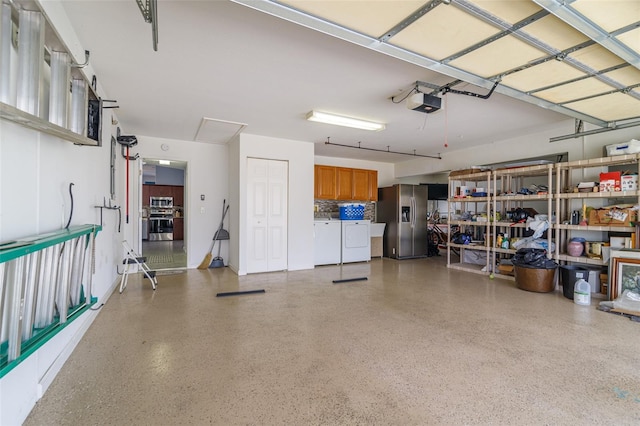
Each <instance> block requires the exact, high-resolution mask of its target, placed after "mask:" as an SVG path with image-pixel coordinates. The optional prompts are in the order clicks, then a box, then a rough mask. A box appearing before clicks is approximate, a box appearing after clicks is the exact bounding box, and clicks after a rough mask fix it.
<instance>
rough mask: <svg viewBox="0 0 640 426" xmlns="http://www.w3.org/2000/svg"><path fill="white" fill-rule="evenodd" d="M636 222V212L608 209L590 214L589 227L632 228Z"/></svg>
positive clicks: (597, 210)
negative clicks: (612, 226) (613, 226)
mask: <svg viewBox="0 0 640 426" xmlns="http://www.w3.org/2000/svg"><path fill="white" fill-rule="evenodd" d="M635 220H636V211H635V210H631V209H620V208H617V207H606V208H602V209H593V210H591V212H589V225H592V226H610V225H615V226H631V222H635Z"/></svg>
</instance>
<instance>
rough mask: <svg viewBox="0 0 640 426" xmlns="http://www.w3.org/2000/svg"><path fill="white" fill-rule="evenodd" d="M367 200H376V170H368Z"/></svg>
mask: <svg viewBox="0 0 640 426" xmlns="http://www.w3.org/2000/svg"><path fill="white" fill-rule="evenodd" d="M368 172H369V198H367V199H368V200H369V201H378V171H377V170H369V171H368Z"/></svg>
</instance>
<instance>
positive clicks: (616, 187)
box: [600, 172, 622, 192]
mask: <svg viewBox="0 0 640 426" xmlns="http://www.w3.org/2000/svg"><path fill="white" fill-rule="evenodd" d="M621 177H622V173H621V172H607V173H600V192H611V191H621V190H622V186H621V184H620V180H621Z"/></svg>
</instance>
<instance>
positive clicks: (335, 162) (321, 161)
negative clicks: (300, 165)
mask: <svg viewBox="0 0 640 426" xmlns="http://www.w3.org/2000/svg"><path fill="white" fill-rule="evenodd" d="M314 161H315V164H318V165H323V166H335V167H350V168H353V169H367V170H377V171H378V188H382V187H383V186H390V185H393V184H394V183H398V181H397V180H396V179H395V176H394V174H395V166H394V165H393V163H383V162H379V161H367V160H354V159H352V158H336V157H321V156H319V155H316V157H315V160H314Z"/></svg>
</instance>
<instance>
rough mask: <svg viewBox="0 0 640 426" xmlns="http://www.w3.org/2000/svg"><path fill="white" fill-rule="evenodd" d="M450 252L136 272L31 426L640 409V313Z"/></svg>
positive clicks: (377, 419) (505, 420)
mask: <svg viewBox="0 0 640 426" xmlns="http://www.w3.org/2000/svg"><path fill="white" fill-rule="evenodd" d="M443 264H444V257H441V258H429V259H420V260H403V261H394V260H389V259H376V260H373V261H371V262H370V263H358V264H349V265H344V266H342V267H340V266H327V267H319V268H316V269H315V270H310V271H297V272H279V273H270V274H258V275H249V276H244V277H238V276H236V275H235V274H233V273H232V272H231V271H229V270H228V269H227V268H219V269H208V270H204V271H201V270H197V269H193V270H189V271H187V272H183V273H175V274H171V275H163V276H159V278H158V281H159V284H158V289H157V290H156V291H155V292H153V291H152V290H151V287H150V285H149V283H148V281H147V282H143V281H142V280H141V279H140V278H139V277H135V278H133V279H131V280H130V281H129V285H128V287H127V289H126V290H125V291H124V293H123V294H118V293H117V291H116V293H115V294H113V296H112V297H111V298H110V299H109V301H108V303H107V304H106V305H105V306H104V307H103V308H102V312H101V313H100V315H99V316H98V318H97V319H96V321H95V322H94V324H93V325H92V326H91V328H90V329H89V331H88V332H87V334H86V336H85V337H84V338H83V340H82V341H81V342H80V343H79V345H78V347H77V349H76V350H75V352H74V353H73V354H72V355H71V358H70V359H69V361H68V362H67V364H66V365H65V366H64V367H63V369H62V371H61V372H60V374H59V375H58V377H57V378H56V379H55V381H54V382H53V384H52V385H51V387H50V388H49V390H48V391H47V393H46V394H45V396H44V397H43V398H42V399H41V400H40V401H39V402H38V404H37V405H36V407H35V408H34V410H33V411H32V413H31V415H30V416H29V418H28V419H27V421H26V423H25V424H26V425H45V424H46V425H77V424H110V425H124V424H135V425H170V424H171V425H178V424H194V425H199V424H217V425H234V424H259V425H267V424H292V425H293V424H296V425H303V424H331V425H335V424H367V425H369V424H397V425H417V424H420V425H424V424H488V423H491V424H556V425H561V424H570V425H575V424H618V425H622V424H638V423H639V422H640V370H639V369H638V338H637V336H638V332H639V328H638V327H639V324H637V323H634V322H632V321H630V320H628V319H626V318H624V317H619V316H616V315H613V314H608V313H603V312H600V311H597V310H596V309H595V305H596V303H597V299H593V298H592V306H591V307H585V306H579V305H575V304H574V303H573V302H572V301H571V300H569V299H566V298H564V297H563V296H562V290H561V289H560V290H557V291H556V292H554V293H548V294H541V293H529V292H525V291H522V290H519V289H517V288H516V287H515V284H514V283H513V282H511V281H506V280H499V279H496V280H490V279H489V278H488V277H484V276H479V275H473V274H469V273H464V272H461V271H455V270H448V269H447V268H446V267H444V266H443ZM362 276H366V277H368V280H367V281H359V282H351V283H342V284H332V282H331V281H332V280H333V279H339V278H352V277H362ZM260 288H264V289H265V290H266V293H265V294H252V295H243V296H235V297H216V293H218V292H226V291H237V290H251V289H260Z"/></svg>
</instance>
